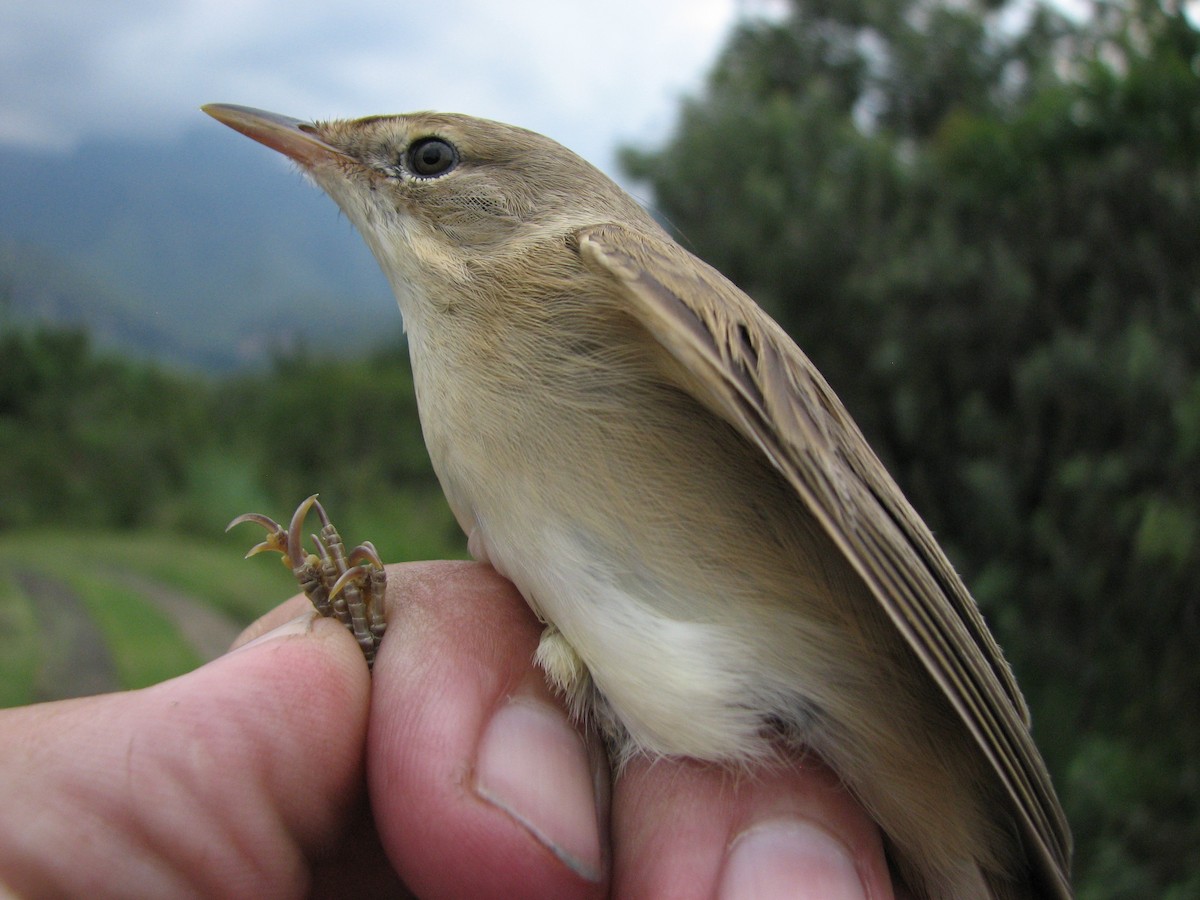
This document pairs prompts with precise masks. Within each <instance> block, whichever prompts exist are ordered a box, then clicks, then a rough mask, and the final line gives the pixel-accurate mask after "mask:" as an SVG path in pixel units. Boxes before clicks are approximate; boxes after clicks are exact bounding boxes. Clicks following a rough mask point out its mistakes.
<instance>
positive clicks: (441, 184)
mask: <svg viewBox="0 0 1200 900" xmlns="http://www.w3.org/2000/svg"><path fill="white" fill-rule="evenodd" d="M204 111H205V112H207V113H208V114H209V115H211V116H213V117H214V118H216V119H218V120H219V121H221V122H223V123H224V124H226V125H228V126H229V127H231V128H233V129H235V130H237V131H240V132H241V133H243V134H245V135H247V136H248V137H251V138H253V139H254V140H256V141H259V142H260V143H262V144H265V145H266V146H268V147H271V148H272V149H274V150H277V151H279V152H280V153H283V154H285V155H286V156H288V157H290V158H291V159H293V160H294V161H295V162H296V163H297V164H298V165H299V166H300V167H301V169H303V170H304V171H305V172H306V173H307V174H308V175H309V176H310V177H311V178H312V179H313V180H314V181H315V182H316V183H317V184H318V185H320V186H321V188H323V189H324V190H325V191H326V193H328V194H329V195H330V196H331V197H332V198H333V199H334V200H335V201H336V202H337V204H338V206H340V207H341V208H342V210H343V211H344V212H345V214H346V216H347V217H348V218H349V219H350V221H351V222H353V223H354V225H355V226H356V227H357V228H358V230H359V231H360V232H361V233H362V235H363V237H364V238H365V239H366V241H367V243H368V244H369V245H370V247H371V249H372V250H373V251H374V253H375V256H376V257H377V258H378V259H379V262H380V264H381V265H382V267H383V269H384V271H385V272H386V273H387V274H388V277H389V279H390V280H391V281H392V284H393V287H394V288H395V289H396V291H397V294H398V296H400V297H401V302H402V305H403V304H404V298H403V295H404V294H405V293H408V292H409V291H411V290H412V289H413V288H414V287H418V288H419V285H420V282H421V279H423V278H429V277H431V276H439V275H440V277H449V278H450V279H451V280H459V279H461V278H469V276H470V272H471V270H472V269H474V268H478V267H480V266H488V267H492V268H494V267H495V266H496V265H497V264H501V265H502V264H503V261H504V260H505V259H506V258H507V259H513V258H514V257H516V256H520V255H522V254H523V253H525V252H526V251H528V250H529V249H530V248H531V246H532V245H535V244H538V243H539V242H544V241H546V240H548V239H550V240H552V239H555V238H556V237H561V236H563V235H565V234H567V233H569V232H571V231H572V230H574V229H576V228H580V227H583V226H585V225H593V224H599V223H604V222H611V221H621V222H627V223H633V222H637V223H641V224H643V225H644V226H646V227H648V228H651V229H655V230H656V229H657V226H656V225H655V224H654V222H653V220H652V219H651V218H650V216H649V215H648V214H647V213H646V212H645V211H644V210H643V209H641V207H639V206H638V205H637V203H636V202H634V200H633V199H632V198H630V197H629V195H627V194H626V193H625V192H624V191H622V190H621V188H619V187H618V186H617V185H616V184H614V183H613V182H612V181H611V180H610V179H609V178H608V177H606V176H605V175H604V174H603V173H601V172H600V171H599V170H597V169H596V168H594V167H593V166H591V165H590V164H588V163H587V162H585V161H584V160H583V159H581V158H580V157H578V156H576V155H575V154H574V153H572V152H571V151H570V150H567V149H566V148H565V147H563V146H561V145H560V144H558V143H556V142H554V141H552V140H551V139H549V138H547V137H543V136H542V135H540V134H537V133H535V132H532V131H527V130H526V129H523V128H517V127H515V126H512V125H505V124H503V123H500V122H493V121H489V120H486V119H477V118H472V117H470V116H464V115H456V114H448V113H432V112H420V113H411V114H406V115H388V116H370V117H367V118H362V119H340V120H331V121H325V122H304V121H301V120H298V119H292V118H288V117H286V116H280V115H276V114H274V113H268V112H263V111H261V110H255V109H249V108H247V107H241V106H229V105H224V104H211V105H209V106H205V107H204Z"/></svg>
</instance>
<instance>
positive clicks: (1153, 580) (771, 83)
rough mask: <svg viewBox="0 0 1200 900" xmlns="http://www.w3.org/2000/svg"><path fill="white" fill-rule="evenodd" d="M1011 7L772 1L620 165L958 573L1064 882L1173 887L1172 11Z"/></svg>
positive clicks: (1198, 196)
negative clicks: (690, 95) (998, 658)
mask: <svg viewBox="0 0 1200 900" xmlns="http://www.w3.org/2000/svg"><path fill="white" fill-rule="evenodd" d="M1023 6H1024V5H1023V4H1006V3H1004V2H1002V0H995V2H957V3H947V4H944V5H943V4H941V3H935V2H927V0H910V2H899V3H894V2H893V3H880V2H874V0H812V2H806V0H793V2H791V3H789V4H788V9H789V14H788V15H787V16H786V17H785V18H782V19H779V20H776V21H769V22H753V23H747V24H745V25H743V27H741V28H740V29H739V30H738V31H737V32H736V34H735V35H734V37H733V38H732V40H731V41H730V42H729V44H728V46H727V48H726V50H725V52H724V55H723V56H722V58H721V59H720V61H719V62H718V64H717V66H716V68H715V70H714V71H713V73H712V74H711V77H710V80H709V82H708V85H707V88H706V90H705V92H704V93H703V94H702V95H701V96H699V97H697V98H695V99H693V100H691V101H689V102H687V103H686V105H685V107H684V110H683V113H682V117H681V120H680V122H679V124H678V127H677V129H676V131H675V133H674V135H673V137H672V138H671V140H670V142H669V143H668V144H667V146H665V147H664V148H662V149H661V150H656V151H646V150H644V149H638V150H630V151H628V152H627V154H626V162H627V165H628V167H629V168H630V170H631V171H632V172H633V173H635V174H636V175H638V176H640V177H642V178H645V179H646V180H647V181H648V182H649V183H650V185H651V186H652V187H653V190H654V194H655V196H656V198H657V202H658V205H659V207H660V209H661V212H662V214H663V215H664V217H665V218H666V219H667V220H669V221H670V222H671V224H672V225H673V227H675V228H676V229H677V230H678V232H679V234H680V236H681V239H682V240H684V242H685V243H687V244H688V245H689V246H690V247H691V249H693V251H694V252H696V253H698V254H699V255H700V256H703V257H704V258H706V259H708V260H709V261H710V262H712V263H714V264H715V265H717V266H718V267H719V268H721V269H722V270H723V271H725V272H726V273H727V274H729V275H730V276H731V277H733V278H734V279H735V280H736V281H738V282H739V283H740V284H741V285H742V286H743V287H745V288H746V289H747V290H749V291H750V292H751V293H752V294H753V295H755V296H756V297H758V298H759V299H760V300H761V301H762V302H764V303H765V304H766V305H768V306H769V307H770V308H771V310H772V312H773V313H775V314H776V315H777V317H778V318H779V319H780V320H781V322H782V323H783V324H784V325H785V326H786V327H787V328H788V329H789V330H790V331H791V333H792V334H793V335H794V336H795V337H796V339H797V340H798V342H799V343H800V345H801V346H802V347H804V348H805V350H806V351H807V352H808V353H809V355H810V356H811V357H812V358H813V359H814V361H815V362H816V363H817V364H818V366H819V367H820V368H821V369H822V371H823V372H824V373H825V374H826V375H827V377H828V378H829V379H830V381H831V382H832V384H833V385H834V387H835V389H837V390H838V391H839V393H840V394H841V395H842V397H843V399H844V400H845V401H846V402H847V405H848V406H849V407H850V409H851V411H852V413H853V414H854V415H855V416H856V418H857V419H858V420H859V422H860V424H861V425H862V426H863V428H864V430H865V431H866V432H867V435H868V437H869V438H870V439H871V440H872V443H873V444H874V445H875V447H876V449H877V450H878V451H879V452H880V454H881V456H882V457H883V458H884V459H885V461H886V462H887V463H888V464H889V467H890V468H891V469H892V471H893V473H894V474H895V475H896V476H897V478H898V480H899V481H900V482H901V484H902V485H903V486H904V488H905V490H906V491H907V492H908V493H909V496H910V498H911V499H912V500H913V502H914V504H915V505H916V506H917V508H918V509H919V510H921V512H922V513H923V514H924V515H925V516H926V518H927V519H928V520H929V522H930V524H931V526H933V528H934V529H935V531H936V532H937V533H938V534H939V536H940V537H941V539H942V541H943V542H944V544H945V545H946V546H947V548H948V550H950V552H951V553H952V556H953V557H954V558H955V560H956V561H957V563H958V564H959V565H960V567H961V569H962V570H963V572H964V574H965V576H966V578H967V580H968V582H969V583H970V584H971V585H972V586H973V588H974V590H975V592H976V594H977V597H978V599H979V600H980V602H981V604H982V605H983V607H984V609H985V612H986V614H987V616H988V617H989V619H990V620H991V622H992V623H993V625H994V627H995V629H996V631H997V633H998V637H999V638H1000V641H1001V643H1002V644H1003V645H1004V646H1005V648H1006V649H1007V651H1008V654H1009V656H1010V658H1011V659H1012V661H1013V663H1014V666H1015V668H1016V669H1017V672H1018V676H1019V677H1020V679H1021V683H1022V685H1023V686H1024V688H1025V691H1026V692H1027V694H1028V695H1029V698H1030V701H1031V705H1032V707H1033V711H1034V720H1035V734H1036V736H1037V738H1038V741H1039V744H1040V745H1041V746H1042V747H1043V749H1044V752H1045V754H1046V756H1047V759H1048V762H1049V763H1050V765H1051V767H1052V769H1053V771H1054V774H1055V777H1056V782H1057V784H1058V786H1059V788H1060V793H1061V795H1062V798H1063V801H1064V804H1065V806H1066V808H1067V812H1068V816H1069V817H1070V819H1071V820H1072V824H1073V828H1074V831H1075V835H1076V841H1077V854H1076V880H1077V883H1078V885H1079V889H1080V894H1081V896H1084V897H1152V896H1153V897H1162V896H1178V897H1184V896H1189V897H1193V896H1200V701H1198V699H1197V698H1200V665H1198V664H1197V662H1196V656H1195V650H1196V647H1197V646H1200V247H1198V246H1197V238H1198V236H1200V34H1198V33H1197V31H1196V28H1195V27H1194V25H1193V24H1192V23H1191V22H1190V21H1189V20H1188V19H1187V18H1186V17H1185V16H1184V15H1183V13H1182V11H1181V9H1180V7H1179V5H1177V4H1171V3H1167V2H1164V3H1161V4H1159V3H1154V2H1141V3H1136V4H1132V5H1124V4H1096V5H1095V7H1094V8H1093V15H1092V17H1091V18H1089V19H1087V20H1085V21H1082V22H1072V21H1070V20H1067V19H1064V18H1063V17H1061V16H1059V15H1057V14H1056V13H1054V12H1053V11H1052V10H1051V9H1049V8H1036V9H1035V10H1034V11H1033V12H1032V14H1026V15H1022V14H1021V13H1019V11H1018V9H1017V8H1018V7H1023Z"/></svg>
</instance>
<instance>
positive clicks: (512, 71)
mask: <svg viewBox="0 0 1200 900" xmlns="http://www.w3.org/2000/svg"><path fill="white" fill-rule="evenodd" d="M734 8H735V3H734V0H660V2H653V3H648V2H646V0H609V2H607V3H604V4H597V3H576V2H557V3H555V2H544V0H508V2H506V3H488V2H485V0H441V2H440V3H438V4H428V3H420V2H411V0H348V2H342V3H329V2H327V0H313V2H287V0H242V2H236V3H235V2H228V0H132V2H130V0H125V2H122V3H107V4H101V3H95V2H91V0H50V2H42V3H37V4H33V3H17V2H9V3H3V4H0V84H2V85H4V87H3V89H2V90H0V143H13V144H22V145H27V146H39V147H44V148H46V149H51V148H53V147H67V146H70V145H72V144H75V143H77V142H79V141H81V140H83V139H85V138H88V137H94V136H112V135H117V134H134V135H137V136H152V135H169V134H172V133H176V132H179V131H182V130H183V129H186V128H190V127H197V124H198V123H199V119H198V113H197V112H196V107H197V106H198V105H199V104H201V103H204V102H209V101H222V102H236V103H245V104H248V105H252V106H259V107H263V108H266V109H274V110H277V111H279V112H283V113H287V114H289V115H295V116H299V117H329V116H347V115H365V114H370V113H378V112H398V111H404V110H411V109H428V108H437V109H453V110H456V111H460V112H469V113H473V114H476V115H482V116H488V117H491V118H498V119H503V120H507V121H511V122H515V123H517V124H521V125H524V126H527V127H530V128H533V129H535V130H540V131H544V132H547V133H549V134H551V135H552V136H554V137H556V138H558V139H559V140H561V141H562V142H564V143H567V144H569V145H571V146H572V147H573V149H575V150H577V151H579V152H580V153H582V154H583V155H585V156H588V157H589V158H591V159H593V160H594V161H595V162H597V163H599V164H601V165H604V166H606V167H611V150H612V148H613V145H614V144H615V143H616V142H617V141H618V140H619V139H631V138H635V137H638V136H640V135H646V136H648V137H649V138H651V139H659V138H661V137H662V136H663V135H665V133H666V131H667V127H668V125H669V120H670V118H671V116H672V114H673V110H674V108H675V106H676V103H677V101H678V99H679V97H680V95H681V94H683V93H684V92H685V91H687V90H689V89H694V88H696V87H697V86H698V85H699V84H700V79H701V77H702V74H703V72H704V70H705V69H706V68H707V67H708V65H709V64H710V63H711V61H712V59H713V57H714V56H715V54H716V51H717V49H718V47H719V45H720V42H721V39H722V38H723V36H724V34H725V33H726V32H727V30H728V27H729V26H730V24H731V23H732V21H733V18H734V15H735V12H734Z"/></svg>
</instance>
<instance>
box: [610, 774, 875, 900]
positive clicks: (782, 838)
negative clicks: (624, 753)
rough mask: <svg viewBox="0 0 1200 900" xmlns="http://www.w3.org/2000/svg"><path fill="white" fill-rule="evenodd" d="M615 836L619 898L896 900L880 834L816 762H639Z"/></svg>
mask: <svg viewBox="0 0 1200 900" xmlns="http://www.w3.org/2000/svg"><path fill="white" fill-rule="evenodd" d="M612 828H613V882H614V884H613V894H614V896H619V897H632V898H637V897H667V896H669V897H677V898H685V897H705V898H707V897H722V898H734V897H761V898H771V897H791V898H807V897H814V898H816V897H821V898H831V900H832V898H850V897H853V898H868V897H869V898H871V900H889V898H891V897H892V896H893V895H892V890H891V887H890V885H889V880H888V875H887V864H886V861H885V858H884V853H883V844H882V841H881V838H880V835H879V830H878V829H877V828H876V827H875V825H874V824H873V823H872V822H871V820H870V818H869V817H868V816H867V815H866V813H865V812H863V810H862V809H861V808H860V807H859V806H858V804H857V803H856V802H854V800H853V798H852V797H851V796H850V795H849V794H848V793H847V792H846V791H845V789H844V788H843V787H842V786H841V784H840V783H839V781H838V779H837V777H836V776H835V775H834V774H833V773H832V772H831V771H830V770H829V769H828V768H826V767H825V766H824V765H823V764H821V763H820V762H819V761H818V760H816V759H814V758H805V759H804V760H801V761H799V762H797V763H795V764H794V765H790V766H784V765H780V766H776V767H774V768H772V769H767V770H765V771H755V772H742V773H735V772H732V771H729V770H727V769H723V768H720V767H716V766H711V765H705V764H702V763H697V762H694V761H690V760H659V761H657V762H651V761H649V760H647V759H645V758H639V759H635V760H633V761H632V762H630V763H629V765H628V766H627V767H626V769H625V770H624V771H623V772H622V773H621V775H620V777H619V778H618V779H617V782H616V785H615V786H614V793H613V824H612Z"/></svg>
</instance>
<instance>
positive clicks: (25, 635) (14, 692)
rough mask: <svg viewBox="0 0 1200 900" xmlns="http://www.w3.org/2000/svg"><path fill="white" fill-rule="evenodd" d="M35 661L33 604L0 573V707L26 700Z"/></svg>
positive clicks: (28, 695)
mask: <svg viewBox="0 0 1200 900" xmlns="http://www.w3.org/2000/svg"><path fill="white" fill-rule="evenodd" d="M37 662H38V646H37V623H36V622H35V620H34V612H33V604H32V603H31V602H30V601H29V598H28V597H26V596H25V595H24V594H23V593H22V592H21V591H20V590H18V589H17V586H16V585H15V584H13V583H12V581H11V580H9V579H8V578H5V577H3V575H0V707H6V706H17V705H19V704H21V703H26V702H28V699H29V697H30V696H31V695H32V692H33V679H34V673H35V671H36V669H37Z"/></svg>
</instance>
